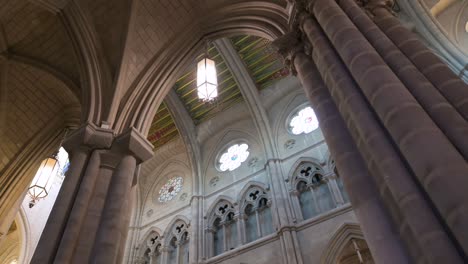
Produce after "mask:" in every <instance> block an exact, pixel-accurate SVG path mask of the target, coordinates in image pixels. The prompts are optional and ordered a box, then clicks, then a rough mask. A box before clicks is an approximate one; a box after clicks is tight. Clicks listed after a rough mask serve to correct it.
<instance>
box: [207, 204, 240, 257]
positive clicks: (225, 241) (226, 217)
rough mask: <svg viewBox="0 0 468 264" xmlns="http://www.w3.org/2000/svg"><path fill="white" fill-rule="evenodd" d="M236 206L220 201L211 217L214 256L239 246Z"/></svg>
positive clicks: (210, 228) (210, 229)
mask: <svg viewBox="0 0 468 264" xmlns="http://www.w3.org/2000/svg"><path fill="white" fill-rule="evenodd" d="M235 215H236V213H235V209H234V206H233V205H232V204H231V203H230V202H228V201H225V200H221V201H219V202H218V203H217V204H216V206H215V208H214V212H212V215H211V217H210V218H211V221H212V224H211V226H210V227H209V229H208V232H209V233H211V236H212V237H211V240H212V246H211V248H212V250H213V253H212V254H211V255H212V256H217V255H219V254H221V253H223V252H226V251H229V250H232V249H234V248H236V247H237V245H238V244H239V241H238V230H237V222H236V217H235Z"/></svg>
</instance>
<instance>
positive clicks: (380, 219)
mask: <svg viewBox="0 0 468 264" xmlns="http://www.w3.org/2000/svg"><path fill="white" fill-rule="evenodd" d="M292 36H293V34H291V35H289V36H285V37H284V38H283V39H280V40H278V41H277V42H276V45H277V46H279V48H280V52H281V53H283V54H288V53H289V57H290V60H291V62H292V63H293V65H294V68H295V70H296V71H297V74H298V77H299V79H300V80H301V82H302V84H303V87H304V90H305V91H306V94H307V96H308V97H309V99H310V101H311V103H312V106H313V107H314V110H315V112H316V114H317V118H318V119H319V121H320V124H321V129H322V131H323V134H324V137H325V140H326V142H327V144H328V146H329V149H330V152H331V154H332V156H333V157H334V158H335V161H336V164H337V166H338V167H339V168H340V172H342V173H341V174H342V178H343V182H344V184H345V187H346V189H347V191H348V194H349V196H350V199H351V202H352V204H353V207H354V212H355V213H356V216H357V218H358V219H359V221H360V223H361V226H362V230H363V233H364V235H365V237H366V240H367V241H368V244H369V246H370V248H371V250H372V252H373V255H374V258H375V260H376V262H377V263H411V260H410V259H409V258H408V256H407V253H406V250H405V249H404V247H403V245H402V242H401V240H400V239H399V237H398V235H397V234H396V232H395V230H394V226H393V222H392V219H391V218H390V216H389V214H388V212H387V210H386V208H385V206H384V204H383V202H382V200H381V198H380V195H379V192H378V189H377V187H376V185H375V183H374V181H373V179H372V177H371V176H370V174H369V171H368V170H367V168H366V165H365V163H364V160H363V158H362V156H361V154H360V153H359V152H358V150H357V148H356V145H355V143H354V141H353V140H352V137H351V135H350V134H349V132H348V128H347V127H346V125H345V123H344V121H343V119H342V117H341V115H340V113H339V111H338V109H337V107H336V105H335V103H334V102H333V100H332V98H331V96H330V93H329V92H328V90H327V88H326V87H325V85H324V83H323V81H322V78H321V77H320V75H319V73H318V71H317V69H316V67H315V65H314V63H313V62H312V61H311V60H310V58H309V57H308V56H307V55H306V54H305V53H303V52H302V51H301V45H299V46H296V48H298V49H293V50H291V49H292V48H295V47H294V39H291V37H292ZM293 38H294V37H293Z"/></svg>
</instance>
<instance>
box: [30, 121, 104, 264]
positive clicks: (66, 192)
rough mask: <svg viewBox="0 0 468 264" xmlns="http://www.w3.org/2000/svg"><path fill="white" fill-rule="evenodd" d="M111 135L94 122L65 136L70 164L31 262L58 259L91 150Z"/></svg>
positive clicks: (46, 261) (100, 145)
mask: <svg viewBox="0 0 468 264" xmlns="http://www.w3.org/2000/svg"><path fill="white" fill-rule="evenodd" d="M112 139H113V135H112V131H110V130H107V129H102V128H99V127H96V126H95V125H93V124H85V125H83V126H81V127H80V128H79V129H77V130H75V131H73V133H71V134H70V135H69V136H68V137H67V138H66V139H65V141H64V143H63V147H64V148H65V149H66V150H67V152H68V153H69V154H70V157H71V159H70V168H69V169H68V171H67V174H66V176H65V179H64V181H63V184H62V187H61V189H60V192H59V194H58V196H57V199H56V201H55V204H54V206H53V208H52V211H51V213H50V216H49V219H48V220H47V224H46V226H45V227H44V231H43V232H42V233H43V234H47V235H44V236H41V238H40V240H39V243H38V246H37V248H36V252H35V254H34V256H33V259H32V261H31V263H52V262H53V260H54V259H55V254H56V250H57V248H58V247H59V245H60V242H61V239H62V237H63V235H64V229H65V226H66V224H67V221H68V219H69V217H70V214H71V210H72V207H73V203H74V201H75V199H76V196H77V195H78V194H77V193H78V190H79V189H80V188H79V186H80V185H81V184H82V181H84V179H83V178H85V176H84V174H85V171H86V168H87V166H88V164H89V162H90V155H91V151H92V149H95V148H108V147H110V146H111V144H112ZM35 261H37V262H35Z"/></svg>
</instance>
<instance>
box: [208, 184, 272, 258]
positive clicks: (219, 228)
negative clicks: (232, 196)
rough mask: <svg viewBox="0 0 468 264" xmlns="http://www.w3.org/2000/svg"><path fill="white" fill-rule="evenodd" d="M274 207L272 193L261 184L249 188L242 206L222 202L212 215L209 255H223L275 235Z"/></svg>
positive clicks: (240, 204) (215, 207)
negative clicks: (272, 207) (243, 245)
mask: <svg viewBox="0 0 468 264" xmlns="http://www.w3.org/2000/svg"><path fill="white" fill-rule="evenodd" d="M237 204H238V205H239V206H237ZM270 207H271V199H270V197H269V193H268V191H267V190H266V188H265V187H264V186H261V184H258V185H256V184H251V185H250V187H247V188H246V190H245V191H244V192H243V194H242V195H241V196H240V200H239V202H238V203H235V202H230V201H228V200H227V199H219V201H218V202H217V203H215V206H214V207H212V208H211V210H210V211H209V216H210V217H209V219H210V220H209V225H208V227H207V242H208V244H209V245H210V246H209V247H208V249H209V250H208V252H207V253H208V255H209V256H210V257H213V256H217V255H220V254H222V253H224V252H226V251H229V250H232V249H234V248H236V247H238V246H240V245H242V244H245V243H250V242H252V241H255V240H257V239H258V238H261V237H263V236H266V235H268V234H271V233H273V223H272V215H271V209H270Z"/></svg>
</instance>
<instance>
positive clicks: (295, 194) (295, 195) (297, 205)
mask: <svg viewBox="0 0 468 264" xmlns="http://www.w3.org/2000/svg"><path fill="white" fill-rule="evenodd" d="M289 194H290V195H291V197H292V206H293V208H294V211H295V213H294V215H295V217H294V218H293V222H294V223H296V222H300V221H302V220H304V216H303V215H302V210H301V202H300V200H299V195H301V193H300V192H299V191H298V190H296V189H294V190H290V191H289Z"/></svg>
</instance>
